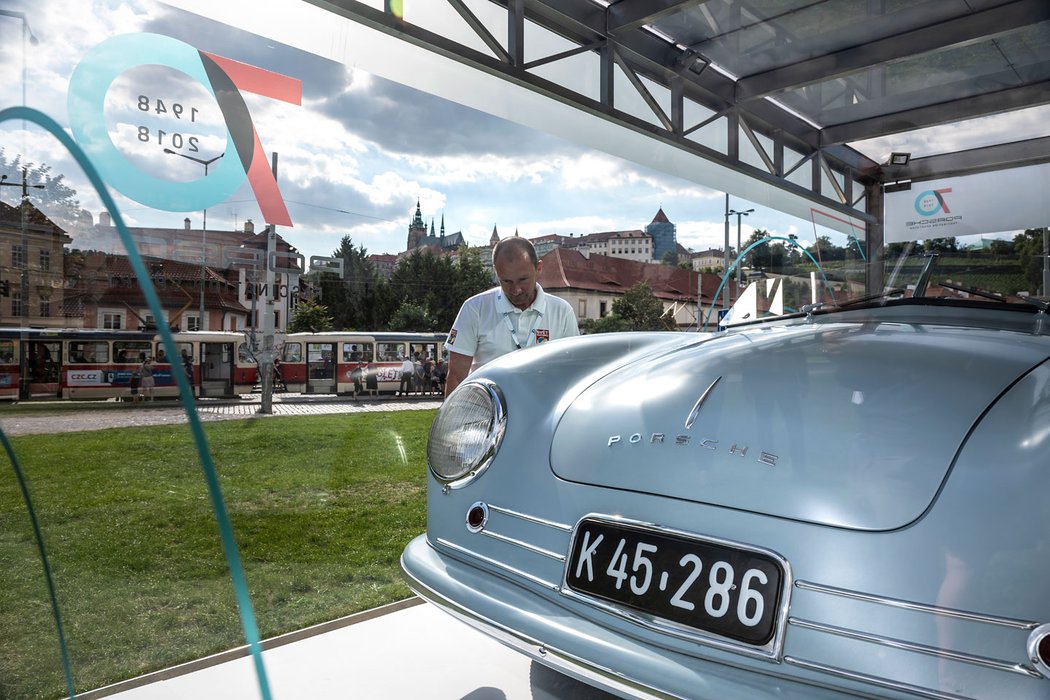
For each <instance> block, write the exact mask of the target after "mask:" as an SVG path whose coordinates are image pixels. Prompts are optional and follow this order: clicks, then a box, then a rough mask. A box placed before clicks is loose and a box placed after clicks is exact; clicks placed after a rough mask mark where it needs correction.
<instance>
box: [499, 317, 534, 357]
mask: <svg viewBox="0 0 1050 700" xmlns="http://www.w3.org/2000/svg"><path fill="white" fill-rule="evenodd" d="M523 313H524V312H523ZM510 314H511V312H510V311H505V312H504V313H503V320H504V321H505V322H506V324H507V330H508V331H510V338H511V340H513V341H514V345H515V347H517V348H518V350H521V349H522V347H527V346H528V344H529V341H530V340H532V336H533V335H534V334H535V333H536V324H538V323H539V322H540V315H539V314H536V320H535V321H534V322H533V324H532V328H530V329H529V333H528V335H526V336H525V345H524V346H523V345H522V344H521V341H520V340H518V334H517V333H515V332H514V324H513V323H511V320H510Z"/></svg>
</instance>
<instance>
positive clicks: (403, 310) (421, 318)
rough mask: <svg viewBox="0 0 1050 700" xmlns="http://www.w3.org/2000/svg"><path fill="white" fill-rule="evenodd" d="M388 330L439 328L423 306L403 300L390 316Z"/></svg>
mask: <svg viewBox="0 0 1050 700" xmlns="http://www.w3.org/2000/svg"><path fill="white" fill-rule="evenodd" d="M450 325H451V324H450ZM390 330H392V331H420V332H422V331H436V330H440V328H439V327H438V325H437V322H436V321H435V319H434V317H433V316H431V315H430V311H429V310H428V309H427V308H426V307H425V306H423V305H422V304H417V303H415V302H413V301H408V300H405V301H403V302H401V306H399V307H397V311H395V312H394V315H393V316H391V317H390Z"/></svg>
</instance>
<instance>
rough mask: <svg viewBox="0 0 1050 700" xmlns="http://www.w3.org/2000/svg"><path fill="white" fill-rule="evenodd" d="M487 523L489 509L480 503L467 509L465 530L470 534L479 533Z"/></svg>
mask: <svg viewBox="0 0 1050 700" xmlns="http://www.w3.org/2000/svg"><path fill="white" fill-rule="evenodd" d="M488 521H489V507H488V506H487V505H485V504H484V503H482V502H481V501H478V502H477V503H475V504H474V505H472V506H471V507H470V508H468V509H467V529H468V530H470V531H471V532H481V531H482V530H484V529H485V523H487V522H488Z"/></svg>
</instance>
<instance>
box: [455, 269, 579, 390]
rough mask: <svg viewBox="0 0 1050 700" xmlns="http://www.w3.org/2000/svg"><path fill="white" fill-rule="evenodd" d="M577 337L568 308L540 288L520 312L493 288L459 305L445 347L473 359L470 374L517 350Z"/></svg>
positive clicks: (573, 317)
mask: <svg viewBox="0 0 1050 700" xmlns="http://www.w3.org/2000/svg"><path fill="white" fill-rule="evenodd" d="M579 334H580V329H579V326H578V325H577V324H576V314H575V313H573V310H572V305H571V304H569V302H567V301H565V300H564V299H561V298H560V297H556V296H552V295H550V294H547V293H545V292H544V291H543V288H542V287H541V286H540V285H538V284H537V285H536V298H535V299H534V300H533V302H532V304H531V305H530V306H529V308H527V309H525V310H524V311H523V310H521V309H519V308H517V307H516V306H514V305H513V304H511V303H510V302H509V301H507V298H506V297H505V296H504V294H503V290H502V289H500V288H499V287H494V288H492V289H490V290H488V291H485V292H482V293H481V294H475V295H474V296H472V297H471V298H469V299H467V300H466V301H465V302H463V306H462V308H460V310H459V314H458V315H457V316H456V322H455V323H453V324H452V330H451V331H449V334H448V339H447V340H446V341H445V347H446V348H448V350H450V351H452V352H455V353H459V354H461V355H471V356H473V358H474V366H473V367H472V369H471V371H473V370H475V369H477V368H478V367H480V366H481V365H483V364H485V363H486V362H489V361H491V360H494V359H496V358H497V357H499V356H500V355H506V354H507V353H508V352H513V351H514V350H518V349H519V348H527V347H531V346H533V345H537V344H539V343H545V342H547V341H549V340H555V339H557V338H568V337H571V336H574V335H579Z"/></svg>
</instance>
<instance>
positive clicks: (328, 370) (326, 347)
mask: <svg viewBox="0 0 1050 700" xmlns="http://www.w3.org/2000/svg"><path fill="white" fill-rule="evenodd" d="M306 393H307V394H334V393H336V385H335V343H307V344H306Z"/></svg>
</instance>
